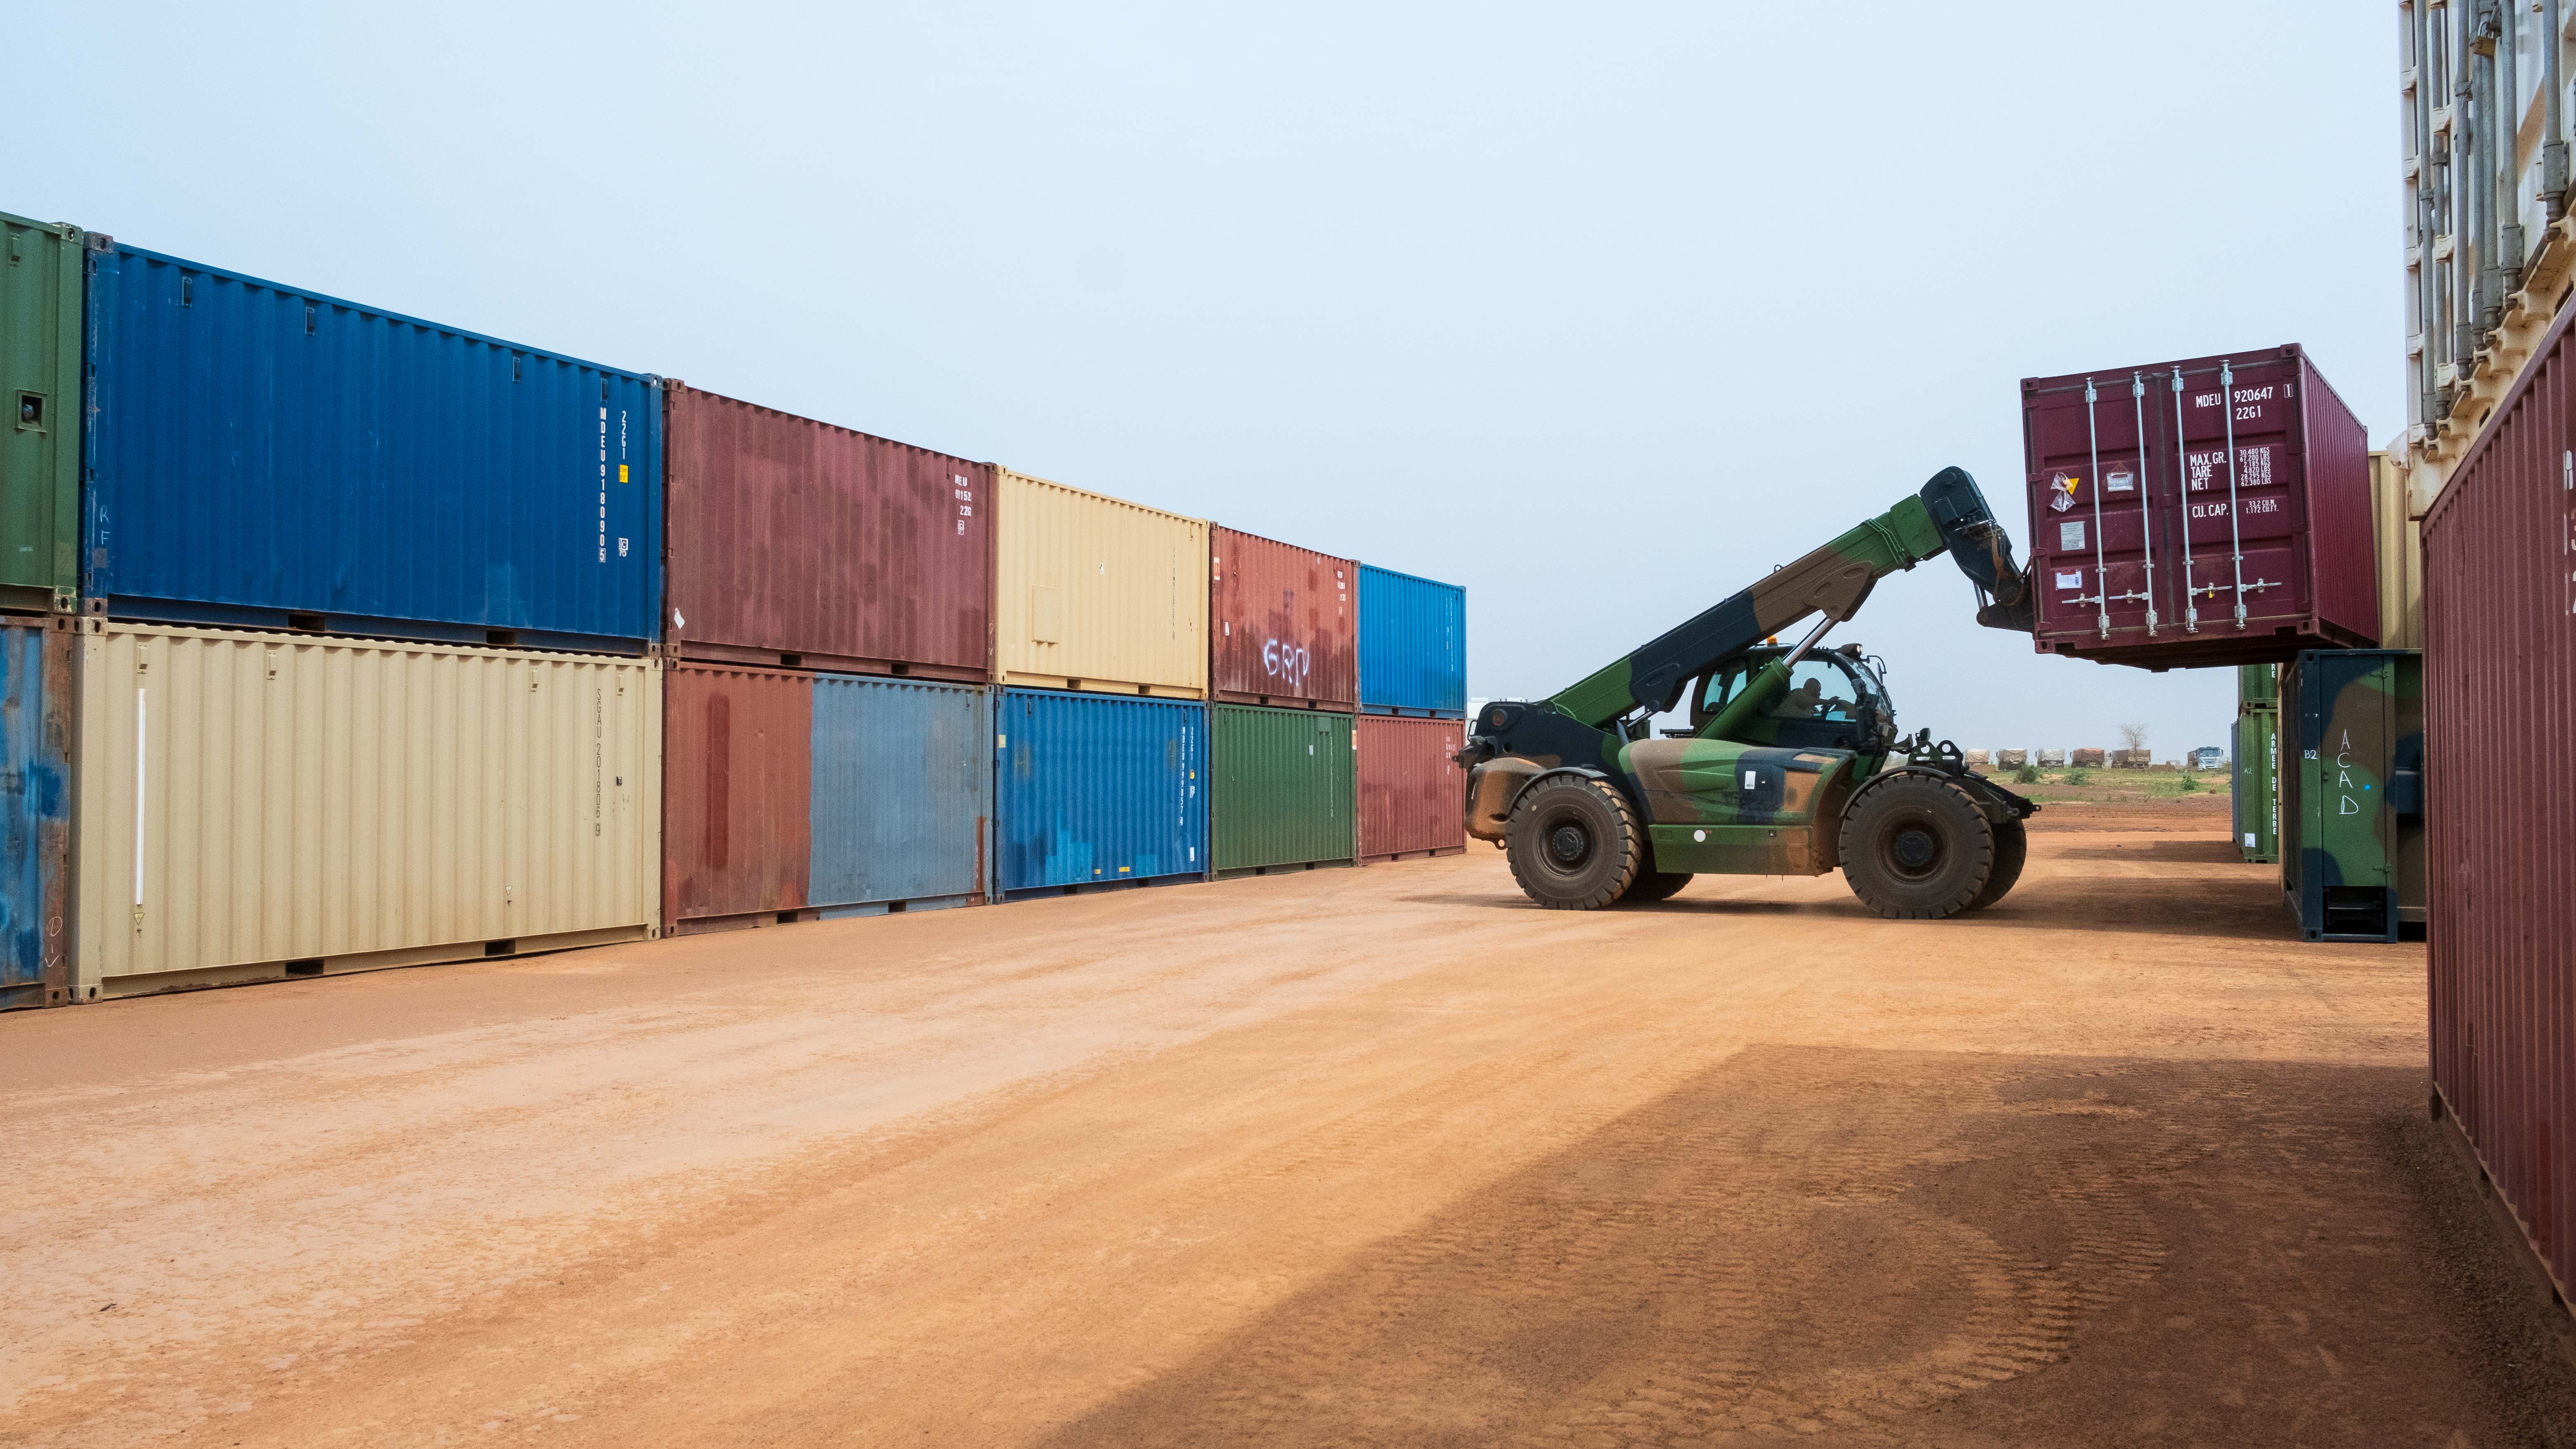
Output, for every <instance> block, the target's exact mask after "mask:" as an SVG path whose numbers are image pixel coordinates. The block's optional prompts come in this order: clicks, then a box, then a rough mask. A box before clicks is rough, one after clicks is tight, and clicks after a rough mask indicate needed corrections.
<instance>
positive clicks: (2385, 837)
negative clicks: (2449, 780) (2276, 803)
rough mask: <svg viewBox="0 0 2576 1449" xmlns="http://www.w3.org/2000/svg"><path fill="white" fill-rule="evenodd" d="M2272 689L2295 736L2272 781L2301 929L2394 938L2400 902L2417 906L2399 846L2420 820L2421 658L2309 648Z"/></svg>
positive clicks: (2416, 859) (2410, 860)
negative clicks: (2292, 751) (2293, 748)
mask: <svg viewBox="0 0 2576 1449" xmlns="http://www.w3.org/2000/svg"><path fill="white" fill-rule="evenodd" d="M2281 685H2282V690H2281V694H2282V721H2283V724H2284V725H2285V726H2286V727H2288V728H2292V729H2295V730H2297V732H2298V758H2297V759H2296V760H2295V761H2291V762H2288V764H2287V767H2286V768H2284V769H2283V770H2282V772H2281V776H2280V788H2281V828H2282V832H2283V838H2282V841H2281V873H2282V884H2283V887H2284V893H2285V895H2286V897H2287V899H2288V901H2289V903H2290V905H2291V906H2292V908H2293V909H2295V910H2296V911H2297V912H2298V915H2299V927H2300V930H2301V932H2302V933H2303V934H2304V935H2306V937H2307V938H2308V939H2309V940H2312V941H2318V940H2369V941H2391V940H2395V939H2396V938H2397V935H2398V925H2399V922H2400V920H2401V918H2402V917H2401V904H2402V903H2403V902H2404V901H2405V900H2407V899H2408V898H2410V897H2411V898H2412V900H2413V901H2415V902H2418V903H2420V902H2421V901H2422V900H2423V880H2422V869H2423V852H2422V848H2421V841H2420V838H2419V839H2415V840H2414V841H2412V842H2411V848H2410V841H2409V839H2408V837H2410V836H2413V837H2420V835H2421V832H2422V822H2423V805H2422V788H2421V782H2422V763H2421V762H2422V759H2423V736H2424V727H2423V672H2422V657H2421V656H2420V655H2416V654H2414V653H2412V652H2411V651H2403V650H2393V649H2343V650H2312V651H2310V652H2308V653H2304V654H2301V655H2300V656H2299V658H2298V662H2297V663H2295V664H2293V665H2291V666H2289V667H2288V668H2286V669H2284V670H2283V671H2282V678H2281ZM2401 867H2405V869H2401ZM2409 872H2411V873H2412V876H2413V879H2411V880H2408V879H2405V876H2406V875H2407V874H2408V873H2409ZM2416 909H2417V910H2418V911H2420V910H2421V906H2420V904H2418V905H2417V907H2416Z"/></svg>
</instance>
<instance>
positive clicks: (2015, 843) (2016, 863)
mask: <svg viewBox="0 0 2576 1449" xmlns="http://www.w3.org/2000/svg"><path fill="white" fill-rule="evenodd" d="M2029 860H2030V832H2029V831H2027V830H2024V829H2022V824H2021V822H2020V821H2018V820H2007V821H2005V822H2004V823H2003V824H2001V825H1998V826H1996V827H1995V869H1994V873H1993V874H1991V875H1989V876H1987V877H1986V888H1985V889H1984V890H1981V891H1979V892H1977V898H1976V899H1975V900H1973V901H1970V902H1968V909H1969V910H1972V911H1982V910H1984V909H1985V908H1986V907H1988V906H1991V905H1993V904H1994V903H1995V902H1997V901H1999V900H2002V899H2003V898H2004V897H2005V896H2008V895H2010V894H2012V888H2013V883H2014V882H2016V881H2018V880H2020V879H2021V868H2022V866H2023V865H2025V864H2027V863H2028V862H2029Z"/></svg>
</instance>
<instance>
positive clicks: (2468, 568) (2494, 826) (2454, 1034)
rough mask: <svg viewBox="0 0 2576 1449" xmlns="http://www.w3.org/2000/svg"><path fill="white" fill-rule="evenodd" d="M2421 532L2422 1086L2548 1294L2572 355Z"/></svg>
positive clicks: (2569, 671) (2563, 1063)
mask: <svg viewBox="0 0 2576 1449" xmlns="http://www.w3.org/2000/svg"><path fill="white" fill-rule="evenodd" d="M2571 320H2576V311H2568V312H2561V313H2560V314H2559V317H2558V320H2557V322H2556V323H2555V324H2553V325H2552V326H2551V327H2550V329H2549V332H2548V333H2547V335H2546V336H2545V337H2544V338H2543V339H2542V341H2541V343H2540V345H2539V346H2538V347H2537V348H2536V349H2534V352H2533V355H2532V360H2531V361H2530V362H2529V363H2528V364H2527V365H2526V366H2525V367H2524V369H2523V372H2522V375H2521V377H2520V378H2519V379H2518V380H2517V381H2516V382H2515V383H2514V385H2513V388H2512V390H2511V391H2509V392H2508V393H2507V394H2506V395H2505V398H2504V400H2503V402H2502V403H2501V404H2500V405H2499V406H2498V408H2497V410H2496V412H2495V414H2494V416H2493V417H2492V418H2491V419H2490V420H2489V421H2488V423H2487V424H2486V426H2485V428H2484V430H2483V431H2482V432H2481V434H2480V435H2479V437H2478V440H2477V441H2476V442H2475V443H2474V444H2472V445H2471V447H2470V449H2469V451H2468V453H2467V455H2466V456H2465V457H2463V458H2462V459H2461V461H2460V465H2459V467H2458V468H2457V469H2455V470H2454V471H2453V472H2452V474H2451V477H2450V480H2449V482H2448V483H2447V484H2446V485H2445V486H2444V487H2443V489H2442V492H2441V495H2440V496H2439V497H2437V498H2435V499H2434V500H2433V505H2432V507H2431V509H2430V510H2428V511H2427V512H2426V514H2425V516H2424V636H2425V637H2424V684H2423V688H2424V748H2425V767H2424V797H2425V798H2424V808H2425V825H2426V837H2427V838H2426V841H2425V846H2424V853H2425V857H2426V859H2427V860H2428V861H2429V862H2430V863H2431V864H2430V868H2429V870H2428V872H2427V880H2426V887H2427V897H2428V899H2427V909H2426V917H2427V921H2426V940H2427V951H2428V956H2429V963H2428V964H2429V966H2430V972H2431V995H2432V1013H2431V1027H2432V1030H2431V1037H2432V1058H2433V1063H2432V1065H2433V1084H2434V1087H2435V1088H2436V1090H2437V1091H2438V1092H2439V1094H2440V1095H2439V1098H2438V1101H2437V1105H2439V1106H2442V1107H2446V1108H2447V1109H2448V1110H2449V1111H2450V1112H2451V1113H2453V1114H2454V1115H2455V1116H2456V1117H2457V1118H2458V1121H2459V1125H2460V1127H2461V1129H2462V1130H2463V1131H2464V1132H2465V1133H2466V1134H2467V1136H2468V1139H2469V1142H2470V1143H2471V1144H2472V1145H2473V1146H2474V1147H2475V1148H2476V1150H2477V1154H2478V1157H2479V1160H2480V1161H2481V1162H2482V1163H2483V1164H2484V1165H2485V1167H2486V1169H2487V1172H2488V1174H2489V1176H2490V1177H2491V1178H2492V1179H2493V1180H2494V1183H2495V1186H2496V1189H2497V1191H2498V1192H2499V1193H2500V1194H2501V1195H2502V1196H2503V1198H2504V1200H2505V1202H2506V1203H2507V1204H2508V1205H2510V1206H2511V1207H2512V1209H2513V1211H2514V1214H2515V1216H2516V1217H2517V1218H2519V1219H2520V1220H2521V1223H2522V1226H2523V1229H2524V1231H2525V1232H2526V1233H2528V1234H2529V1235H2530V1239H2531V1243H2532V1246H2533V1247H2534V1248H2536V1249H2537V1250H2538V1251H2539V1254H2540V1256H2541V1258H2542V1260H2543V1261H2544V1262H2546V1263H2547V1264H2548V1265H2549V1269H2550V1272H2551V1275H2552V1276H2553V1277H2555V1278H2556V1279H2557V1282H2558V1286H2559V1288H2560V1289H2561V1291H2562V1292H2564V1291H2566V1290H2567V1289H2568V1288H2569V1286H2570V1280H2569V1273H2568V1254H2569V1248H2570V1235H2571V1234H2576V1181H2571V1177H2570V1162H2571V1160H2576V1030H2571V1028H2570V1023H2571V1022H2576V791H2571V790H2570V789H2568V788H2567V784H2566V782H2567V781H2568V780H2569V779H2570V778H2576V486H2571V480H2576V344H2571V342H2570V340H2569V324H2570V322H2571Z"/></svg>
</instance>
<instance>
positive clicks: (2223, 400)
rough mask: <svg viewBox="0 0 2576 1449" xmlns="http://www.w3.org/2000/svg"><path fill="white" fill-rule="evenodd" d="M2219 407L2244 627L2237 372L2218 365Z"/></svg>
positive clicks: (2240, 623) (2229, 535) (2229, 542)
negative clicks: (2223, 423)
mask: <svg viewBox="0 0 2576 1449" xmlns="http://www.w3.org/2000/svg"><path fill="white" fill-rule="evenodd" d="M2218 406H2219V408H2220V410H2221V416H2223V417H2224V418H2225V419H2226V421H2227V547H2228V549H2229V550H2230V551H2231V552H2233V553H2234V554H2235V556H2236V627H2237V628H2239V629H2242V628H2244V627H2245V533H2244V530H2243V528H2242V527H2241V526H2239V524H2238V522H2237V518H2236V369H2235V368H2234V367H2233V366H2231V365H2230V364H2229V362H2228V360H2227V359H2225V358H2220V359H2219V362H2218Z"/></svg>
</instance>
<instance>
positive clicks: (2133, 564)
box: [2022, 345, 2379, 669]
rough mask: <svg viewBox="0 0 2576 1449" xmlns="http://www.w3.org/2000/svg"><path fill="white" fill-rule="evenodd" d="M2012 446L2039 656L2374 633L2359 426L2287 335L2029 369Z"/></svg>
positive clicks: (2122, 655) (2215, 652) (2346, 638)
mask: <svg viewBox="0 0 2576 1449" xmlns="http://www.w3.org/2000/svg"><path fill="white" fill-rule="evenodd" d="M2022 442H2023V448H2024V453H2025V458H2024V463H2025V466H2026V468H2027V469H2028V472H2027V474H2026V476H2025V482H2026V484H2027V490H2026V491H2027V496H2028V500H2029V508H2030V549H2031V576H2032V578H2033V579H2034V580H2035V581H2036V582H2037V584H2038V586H2039V593H2038V599H2039V603H2038V627H2037V629H2036V630H2035V632H2034V638H2033V643H2034V647H2036V648H2037V649H2038V651H2039V652H2040V653H2043V654H2049V653H2055V654H2065V655H2071V656H2074V657H2077V658H2085V659H2094V660H2099V661H2102V662H2104V663H2111V664H2135V665H2139V666H2142V667H2145V668H2149V669H2168V668H2184V667H2199V666H2204V665H2212V664H2252V663H2262V662H2266V661H2274V660H2282V659H2287V658H2289V657H2290V656H2291V655H2293V654H2295V653H2297V652H2298V651H2300V650H2302V649H2315V648H2327V647H2346V646H2352V645H2368V644H2371V643H2373V642H2374V641H2375V640H2376V639H2377V638H2378V634H2379V600H2378V580H2377V565H2376V559H2377V553H2376V550H2375V548H2374V546H2373V542H2372V518H2371V487H2370V484H2371V480H2370V441H2369V437H2368V435H2367V434H2365V433H2364V432H2363V431H2362V427H2361V424H2360V422H2359V421H2358V420H2356V419H2355V418H2354V417H2353V415H2352V412H2351V410H2350V409H2349V408H2346V407H2345V406H2344V404H2343V400H2342V399H2340V398H2338V397H2337V396H2335V392H2334V389H2333V388H2331V387H2329V386H2328V385H2327V384H2326V380H2325V379H2324V378H2323V377H2322V376H2320V375H2319V374H2318V372H2317V370H2316V367H2315V365H2314V364H2313V363H2312V362H2311V361H2310V360H2309V358H2308V356H2307V354H2306V353H2305V352H2304V351H2302V350H2301V349H2300V348H2298V347H2297V346H2295V345H2293V346H2285V347H2279V348H2274V349H2269V350H2267V351H2264V352H2260V353H2256V354H2253V355H2250V356H2237V357H2232V358H2221V357H2195V358H2189V359H2185V360H2183V361H2180V362H2158V363H2153V364H2150V365H2148V366H2145V367H2140V368H2128V367H2121V368H2116V369H2112V370H2110V371H2106V372H2100V373H2095V374H2092V375H2091V376H2089V377H2088V376H2084V375H2070V376H2065V377H2035V378H2026V379H2024V380H2023V382H2022ZM2231 449H2232V451H2231ZM2240 604H2241V606H2242V609H2243V614H2242V617H2241V622H2240V617H2239V615H2238V612H2237V611H2238V608H2239V606H2240Z"/></svg>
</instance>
